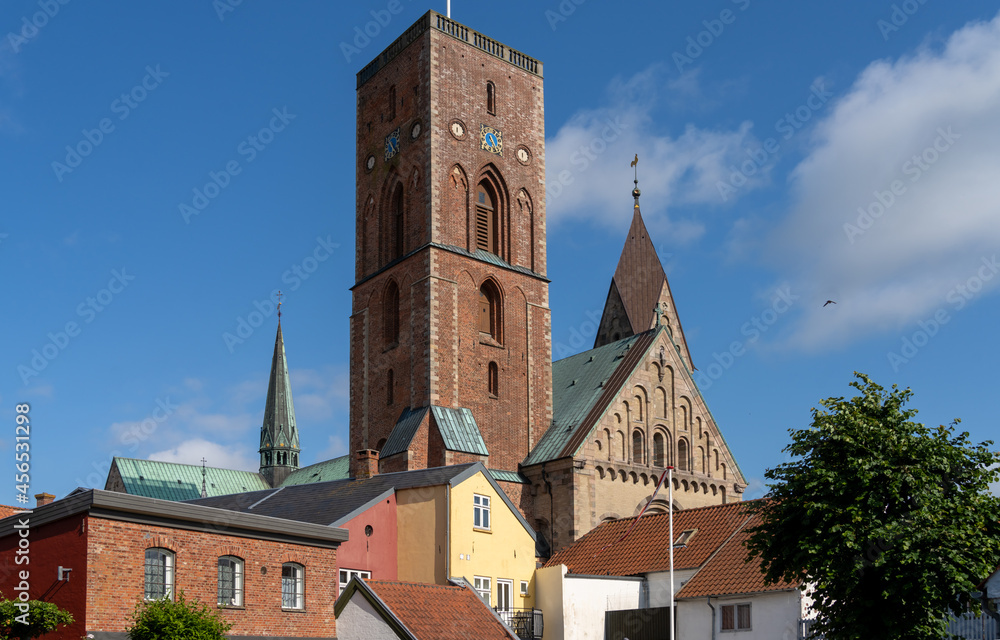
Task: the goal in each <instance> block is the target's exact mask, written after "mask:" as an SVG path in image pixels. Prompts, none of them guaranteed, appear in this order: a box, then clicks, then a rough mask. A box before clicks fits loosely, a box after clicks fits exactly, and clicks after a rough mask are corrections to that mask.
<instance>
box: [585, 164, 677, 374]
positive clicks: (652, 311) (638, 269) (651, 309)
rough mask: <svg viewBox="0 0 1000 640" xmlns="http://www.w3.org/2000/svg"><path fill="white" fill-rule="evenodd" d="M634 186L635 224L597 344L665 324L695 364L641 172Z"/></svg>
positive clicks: (615, 277) (673, 339) (620, 259)
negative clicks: (645, 210)
mask: <svg viewBox="0 0 1000 640" xmlns="http://www.w3.org/2000/svg"><path fill="white" fill-rule="evenodd" d="M638 160H639V156H638V155H637V156H636V159H635V160H633V161H632V166H633V167H634V166H635V165H636V164H637V163H638ZM637 171H638V170H637ZM635 185H636V187H635V189H634V190H633V191H632V197H634V198H635V206H634V207H633V210H632V225H631V226H630V227H629V230H628V237H627V238H626V239H625V246H624V247H623V248H622V254H621V257H620V258H619V259H618V267H617V268H616V269H615V275H614V277H613V278H612V279H611V289H610V291H609V292H608V299H607V302H606V303H605V306H604V315H603V316H602V317H601V324H600V327H599V329H598V331H597V339H596V340H595V342H594V346H595V347H599V346H601V345H604V344H608V343H610V342H615V341H617V340H620V339H623V338H627V337H629V336H632V335H635V334H637V333H641V332H643V331H648V330H649V329H653V328H655V327H658V326H663V325H665V326H666V329H667V331H669V332H670V336H671V339H672V341H673V343H674V344H675V345H676V347H677V351H678V352H679V353H680V355H681V357H682V358H683V359H684V361H685V362H686V363H687V364H688V366H692V364H691V355H690V353H689V352H688V348H687V342H686V340H685V339H684V332H683V330H682V329H681V323H680V319H679V318H678V316H677V308H676V307H675V306H674V300H673V294H672V293H671V292H670V284H669V283H668V282H667V274H666V272H665V271H664V270H663V265H662V264H661V263H660V258H659V256H657V255H656V249H655V247H654V246H653V241H652V239H651V238H650V237H649V232H648V231H647V230H646V224H645V222H644V221H643V219H642V213H640V211H639V180H638V175H637V176H636V180H635Z"/></svg>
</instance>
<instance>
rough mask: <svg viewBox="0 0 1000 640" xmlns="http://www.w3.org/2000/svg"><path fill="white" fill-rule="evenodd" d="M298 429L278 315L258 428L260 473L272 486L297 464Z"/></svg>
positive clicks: (286, 475)
mask: <svg viewBox="0 0 1000 640" xmlns="http://www.w3.org/2000/svg"><path fill="white" fill-rule="evenodd" d="M299 453H300V449H299V431H298V429H297V428H296V426H295V406H294V405H293V404H292V387H291V385H290V384H289V381H288V361H287V360H286V359H285V342H284V339H283V338H282V335H281V318H280V317H279V318H278V335H277V336H276V337H275V339H274V356H273V357H272V358H271V378H270V380H269V381H268V383H267V404H266V406H265V408H264V424H263V425H262V426H261V428H260V473H261V475H262V476H264V479H265V480H267V482H268V484H270V485H271V486H272V487H277V486H278V485H280V484H281V483H282V481H284V479H285V478H287V477H288V475H289V474H290V473H291V472H292V471H295V470H296V469H298V468H299Z"/></svg>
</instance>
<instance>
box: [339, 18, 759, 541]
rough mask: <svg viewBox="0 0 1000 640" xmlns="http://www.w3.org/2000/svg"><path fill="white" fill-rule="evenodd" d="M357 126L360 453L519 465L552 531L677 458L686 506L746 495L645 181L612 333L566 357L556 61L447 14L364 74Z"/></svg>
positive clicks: (604, 511)
mask: <svg viewBox="0 0 1000 640" xmlns="http://www.w3.org/2000/svg"><path fill="white" fill-rule="evenodd" d="M357 141H358V143H357V144H358V146H357V152H356V162H357V193H356V198H357V227H356V234H357V236H356V242H357V245H356V246H357V248H356V252H357V253H356V265H355V278H356V284H355V286H354V287H353V289H352V294H353V309H352V316H351V336H350V338H351V388H350V393H351V418H350V446H351V450H352V451H360V450H366V449H375V450H378V451H380V452H381V469H382V471H383V472H386V471H401V470H405V469H417V468H423V467H434V466H441V465H447V464H456V463H459V462H466V461H471V460H479V461H482V462H483V463H484V464H485V465H486V466H487V467H489V468H490V469H491V470H500V471H502V472H505V473H510V474H512V475H514V476H515V477H516V478H518V479H519V480H520V481H519V482H513V481H510V482H503V481H501V486H502V487H503V488H504V490H505V491H507V492H508V495H509V496H510V498H511V499H512V501H513V502H514V503H515V504H517V505H518V506H519V508H520V509H521V511H522V513H523V514H524V516H525V517H526V518H527V519H528V521H529V522H531V523H533V524H534V526H535V528H536V530H537V531H538V533H540V534H542V535H543V536H544V537H545V538H546V539H547V540H550V541H551V542H552V544H553V549H559V548H561V547H563V546H565V545H567V544H569V543H570V542H572V541H573V540H575V539H577V538H579V537H580V536H581V535H583V534H584V533H586V532H587V531H589V530H590V529H592V528H593V527H595V526H597V525H598V524H600V522H602V521H603V520H606V519H609V518H613V517H620V516H629V515H632V514H633V513H634V512H635V510H636V509H638V508H639V507H640V506H641V505H642V504H645V503H646V502H647V501H648V500H649V499H650V497H651V495H652V491H653V488H654V487H655V486H656V482H657V480H658V479H659V478H660V477H661V475H662V473H663V470H664V469H665V467H666V466H667V465H673V466H674V467H675V468H676V469H677V475H676V485H675V491H676V499H675V503H674V505H673V508H687V507H692V506H702V505H708V504H718V503H724V502H726V501H730V500H733V499H739V498H740V494H741V492H742V489H743V485H744V479H743V477H742V474H741V472H740V470H739V467H738V465H737V464H736V461H735V459H734V457H733V455H732V453H731V452H730V451H729V448H728V447H727V446H726V443H725V440H724V438H723V437H722V434H721V431H720V430H719V429H718V427H717V425H716V424H715V422H714V420H713V418H712V416H711V413H710V412H709V410H708V407H707V406H706V405H705V402H704V400H703V399H702V397H701V395H700V393H699V392H698V389H697V386H696V385H695V383H694V380H693V378H692V376H691V371H692V370H693V365H692V362H691V355H690V353H689V352H688V347H687V343H686V340H685V338H684V334H683V330H682V328H681V325H680V320H679V318H678V316H677V313H676V308H675V306H674V302H673V298H672V295H671V293H670V287H669V285H668V283H667V280H666V275H665V273H664V271H663V268H662V266H661V264H660V261H659V259H658V258H657V256H656V252H655V250H654V248H653V244H652V242H651V240H650V239H649V238H648V235H647V233H646V228H645V225H644V224H643V221H642V216H641V214H640V213H639V195H640V194H639V190H638V185H637V186H636V189H635V191H634V192H633V196H634V198H635V206H634V219H633V223H632V227H631V229H630V230H629V236H628V239H627V240H626V243H625V248H624V250H623V252H622V257H621V260H620V261H619V266H618V269H617V271H616V272H615V274H614V278H613V279H612V283H611V287H610V290H609V293H608V298H607V302H606V305H605V312H604V316H603V318H602V320H601V323H600V327H599V330H598V338H597V342H596V344H595V348H594V349H593V350H591V351H589V352H584V353H583V354H578V355H576V356H572V357H570V358H566V359H564V360H561V361H559V362H557V363H552V360H551V355H552V351H551V326H550V310H549V307H548V280H547V279H546V277H545V274H546V237H545V233H546V224H545V201H544V184H545V183H544V180H545V137H544V107H543V93H542V64H541V63H540V62H538V61H536V60H534V59H532V58H530V57H528V56H525V55H524V54H522V53H520V52H518V51H516V50H514V49H511V48H509V47H507V46H505V45H504V44H502V43H500V42H497V41H495V40H493V39H491V38H489V37H488V36H486V35H484V34H481V33H478V32H476V31H474V30H473V29H470V28H468V27H465V26H463V25H461V24H459V23H456V22H454V21H452V20H450V19H448V18H446V17H444V16H442V15H440V14H437V13H435V12H433V11H431V12H428V13H427V14H425V15H424V16H423V17H422V18H420V20H418V21H417V22H416V23H415V24H413V25H412V26H411V27H410V28H409V29H407V30H406V32H404V33H403V35H401V36H400V37H399V38H398V39H397V40H396V41H395V42H394V43H392V44H391V45H390V46H389V47H388V48H387V49H386V50H385V51H383V52H382V53H381V54H379V56H378V57H376V58H375V59H374V60H373V61H372V62H371V63H370V64H369V65H367V66H366V67H365V68H364V69H362V70H361V71H360V72H359V73H358V107H357ZM595 362H597V363H599V364H591V363H595ZM356 472H357V469H356V465H355V466H352V469H351V475H352V476H354V475H356ZM514 472H516V473H514ZM503 476H504V473H500V474H498V480H501V479H502V477H503ZM666 508H669V506H668V505H666V502H665V500H663V501H662V504H657V505H654V510H656V509H666Z"/></svg>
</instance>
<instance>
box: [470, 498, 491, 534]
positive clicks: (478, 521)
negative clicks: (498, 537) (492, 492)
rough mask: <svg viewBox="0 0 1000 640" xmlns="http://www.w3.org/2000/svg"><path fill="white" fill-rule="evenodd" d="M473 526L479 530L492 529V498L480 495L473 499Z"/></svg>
mask: <svg viewBox="0 0 1000 640" xmlns="http://www.w3.org/2000/svg"><path fill="white" fill-rule="evenodd" d="M472 524H473V526H474V527H476V528H477V529H489V528H490V497H489V496H481V495H479V494H478V493H477V494H475V495H473V497H472Z"/></svg>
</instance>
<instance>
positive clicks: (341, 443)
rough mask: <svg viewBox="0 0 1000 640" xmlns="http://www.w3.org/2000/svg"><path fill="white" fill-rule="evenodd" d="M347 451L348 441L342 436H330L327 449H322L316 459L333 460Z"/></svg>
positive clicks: (318, 460) (319, 460) (320, 460)
mask: <svg viewBox="0 0 1000 640" xmlns="http://www.w3.org/2000/svg"><path fill="white" fill-rule="evenodd" d="M346 453H347V442H346V441H345V440H344V439H343V438H341V437H340V436H328V437H327V441H326V449H323V450H322V451H320V453H319V455H318V456H316V461H317V462H322V461H324V460H332V459H333V458H339V457H340V456H342V455H344V454H346Z"/></svg>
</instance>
